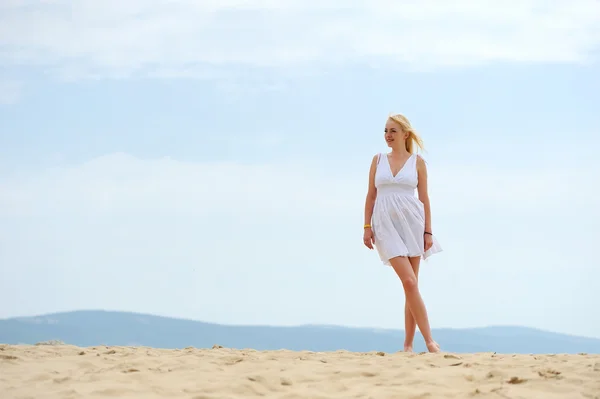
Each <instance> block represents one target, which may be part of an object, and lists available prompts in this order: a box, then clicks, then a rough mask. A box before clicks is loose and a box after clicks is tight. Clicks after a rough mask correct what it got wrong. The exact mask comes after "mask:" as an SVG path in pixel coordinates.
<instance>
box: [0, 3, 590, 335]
mask: <svg viewBox="0 0 600 399" xmlns="http://www.w3.org/2000/svg"><path fill="white" fill-rule="evenodd" d="M70 3H73V4H70ZM349 4H351V5H349ZM599 50H600V2H598V1H592V0H590V1H587V0H574V1H572V2H570V3H568V2H546V1H541V0H539V1H536V0H529V1H518V2H517V1H514V2H506V1H503V2H500V1H466V0H464V1H441V0H439V1H434V0H424V1H420V2H416V1H394V2H392V1H371V2H368V1H357V2H352V3H346V2H342V1H341V0H330V1H324V2H321V3H319V4H318V5H317V2H310V1H309V2H301V1H279V2H275V1H267V0H256V1H252V2H250V1H241V0H237V1H236V0H227V1H203V2H194V1H191V0H179V1H176V2H166V1H158V0H147V1H141V0H131V1H128V2H126V3H124V2H120V1H116V0H114V1H113V0H111V1H91V0H90V1H80V2H77V3H75V2H67V1H66V0H54V1H45V2H35V1H25V0H11V1H6V2H3V3H2V5H0V273H1V278H0V317H12V316H25V315H35V314H41V313H47V312H55V311H66V310H74V309H90V308H94V309H98V308H102V309H112V310H128V311H139V312H148V313H153V314H160V315H169V316H177V317H186V318H193V319H199V320H206V321H213V322H222V323H236V324H279V325H290V324H303V323H327V324H344V325H354V326H374V327H391V328H403V306H404V304H403V292H402V286H401V284H400V282H399V280H398V279H397V277H396V276H395V275H394V273H393V271H392V270H391V269H389V268H387V267H385V266H383V265H382V264H381V263H380V261H379V259H378V257H377V254H376V253H375V252H373V251H369V250H368V249H366V248H365V247H364V246H363V245H362V222H363V208H364V196H365V194H366V188H367V175H368V168H369V164H370V160H371V158H372V156H373V155H374V154H375V153H378V152H385V151H387V147H386V146H385V142H384V140H383V126H384V124H385V118H386V116H387V115H388V114H389V113H390V112H401V113H403V114H405V115H406V116H407V117H408V118H409V119H410V120H411V122H412V124H413V126H414V127H415V128H416V129H417V130H418V131H419V132H420V133H421V135H422V137H423V139H424V141H425V146H426V148H427V152H426V153H425V154H424V155H423V156H424V157H425V158H426V159H427V161H428V166H429V175H430V182H429V187H430V196H431V201H432V213H433V219H432V220H433V229H434V231H435V233H436V236H437V237H438V240H439V241H440V243H441V244H442V246H443V248H444V252H442V253H440V254H438V255H436V256H434V257H432V258H430V260H428V261H427V262H424V263H423V266H422V274H421V290H422V293H423V295H424V298H425V301H426V304H427V306H428V310H429V313H430V318H431V324H432V326H433V327H434V328H435V327H456V328H460V327H473V326H485V325H498V324H511V325H517V324H518V325H525V326H531V327H538V328H543V329H549V330H554V331H560V332H566V333H572V334H581V335H587V336H595V337H600V319H599V318H598V317H597V316H593V315H594V314H595V313H597V306H598V304H600V291H599V290H598V288H597V287H598V286H597V281H599V280H600V271H599V269H598V260H597V255H596V251H595V248H596V246H597V245H598V242H599V239H600V233H598V228H597V226H598V225H600V211H599V209H598V205H597V204H598V200H597V196H598V189H597V181H598V175H599V174H600V159H599V158H598V157H597V149H598V148H599V146H600V113H599V112H598V109H599V103H600V94H599V93H600V67H599V64H598V61H599V55H600V52H599Z"/></svg>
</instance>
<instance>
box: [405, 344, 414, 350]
mask: <svg viewBox="0 0 600 399" xmlns="http://www.w3.org/2000/svg"><path fill="white" fill-rule="evenodd" d="M412 351H413V347H412V345H404V352H412Z"/></svg>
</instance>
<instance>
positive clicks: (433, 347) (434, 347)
mask: <svg viewBox="0 0 600 399" xmlns="http://www.w3.org/2000/svg"><path fill="white" fill-rule="evenodd" d="M425 344H426V345H427V350H428V351H429V352H431V353H437V352H440V351H441V349H440V346H439V345H438V343H437V342H435V341H431V342H426V343H425Z"/></svg>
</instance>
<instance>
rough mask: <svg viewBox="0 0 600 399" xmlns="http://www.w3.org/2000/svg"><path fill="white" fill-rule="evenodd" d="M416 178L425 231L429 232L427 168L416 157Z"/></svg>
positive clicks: (418, 157) (429, 210)
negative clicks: (423, 211) (422, 208)
mask: <svg viewBox="0 0 600 399" xmlns="http://www.w3.org/2000/svg"><path fill="white" fill-rule="evenodd" d="M417 176H418V179H419V183H418V186H417V192H418V194H419V200H420V201H421V202H422V203H423V207H424V209H425V231H428V232H430V233H432V231H431V204H430V203H429V193H428V192H427V166H426V165H425V161H424V160H423V158H421V157H420V156H417Z"/></svg>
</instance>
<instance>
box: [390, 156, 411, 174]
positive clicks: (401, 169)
mask: <svg viewBox="0 0 600 399" xmlns="http://www.w3.org/2000/svg"><path fill="white" fill-rule="evenodd" d="M413 155H414V154H410V156H409V157H408V158H406V161H404V164H403V165H402V167H401V168H400V169H399V170H398V172H397V173H396V175H395V176H394V172H393V171H392V164H391V163H390V157H389V155H388V154H385V159H386V161H387V164H388V169H389V170H390V173H391V175H392V177H393V178H394V179H395V178H396V177H398V175H399V174H400V172H402V171H403V170H404V167H405V166H406V164H407V163H408V161H410V159H411V158H412V157H413Z"/></svg>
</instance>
